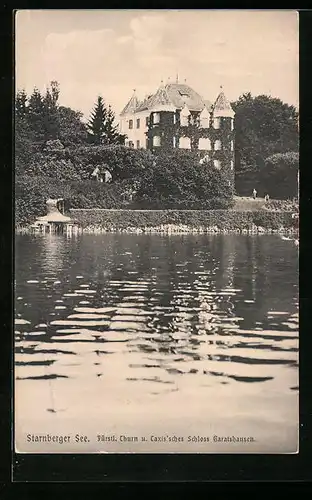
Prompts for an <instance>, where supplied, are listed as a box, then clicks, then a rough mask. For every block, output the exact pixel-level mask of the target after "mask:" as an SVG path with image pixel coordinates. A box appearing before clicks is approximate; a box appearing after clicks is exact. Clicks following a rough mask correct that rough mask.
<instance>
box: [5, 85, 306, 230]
mask: <svg viewBox="0 0 312 500" xmlns="http://www.w3.org/2000/svg"><path fill="white" fill-rule="evenodd" d="M59 95H60V89H59V85H58V83H57V82H51V84H50V86H49V87H48V88H47V90H46V92H45V93H41V92H40V91H39V90H38V89H36V88H35V89H34V90H33V92H32V93H31V95H27V94H26V92H25V91H23V90H22V91H19V92H17V95H16V100H15V172H16V215H17V220H18V221H20V222H23V223H24V222H27V221H29V220H31V219H32V218H33V217H35V216H36V215H38V213H40V212H41V213H42V212H44V210H45V207H44V200H45V199H46V198H48V197H64V198H66V200H67V202H68V204H69V205H70V206H72V207H76V208H79V207H88V208H113V207H116V208H117V207H118V208H121V207H123V206H128V207H130V206H133V207H134V208H181V209H182V208H192V209H196V208H225V207H228V206H230V205H231V203H232V194H233V193H232V192H231V188H230V187H229V184H228V180H227V178H226V175H225V174H224V173H223V172H222V171H218V170H216V169H215V168H214V167H213V165H211V164H208V163H207V164H203V165H201V166H200V167H199V162H198V160H199V157H198V154H197V153H196V152H185V151H181V150H175V151H172V152H170V153H169V154H168V152H167V153H166V154H160V155H157V156H153V155H152V154H151V152H149V151H146V150H143V149H142V150H133V149H129V148H126V147H125V146H124V145H123V144H124V141H125V136H123V135H121V134H120V133H119V131H118V127H117V124H116V121H115V116H114V113H113V111H112V108H111V106H110V105H109V104H107V103H106V102H105V101H104V99H103V98H102V97H101V96H99V97H98V98H97V99H96V102H95V105H94V108H93V110H92V112H91V115H90V118H89V120H88V121H87V122H86V121H84V119H83V115H82V113H80V112H79V111H75V110H73V109H71V108H69V107H66V106H61V105H60V104H59ZM233 107H234V109H235V111H236V119H235V121H236V148H235V149H236V169H237V172H236V190H237V192H238V193H239V194H250V191H251V189H253V187H256V188H257V189H258V192H259V194H264V193H265V192H269V193H270V196H271V197H276V198H291V197H292V196H294V195H295V194H296V185H297V184H296V180H297V171H298V115H297V112H296V110H295V108H293V107H292V106H288V105H287V104H284V103H282V102H281V101H279V100H278V99H272V98H270V97H267V96H258V97H252V96H251V95H250V94H245V95H243V96H241V97H240V99H239V100H238V101H237V102H236V103H233ZM95 170H96V171H97V172H98V174H99V177H100V178H103V176H104V173H105V171H107V170H108V171H109V172H110V175H111V182H110V184H109V185H105V184H104V183H94V182H92V173H93V172H94V171H95ZM40 185H41V188H40V187H39V186H40ZM294 193H295V194H294Z"/></svg>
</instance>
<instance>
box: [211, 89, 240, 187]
mask: <svg viewBox="0 0 312 500" xmlns="http://www.w3.org/2000/svg"><path fill="white" fill-rule="evenodd" d="M234 116H235V113H234V110H233V108H232V106H231V104H230V102H229V101H228V99H227V98H226V96H225V94H224V92H223V89H222V87H221V91H220V93H219V95H218V97H217V99H216V101H215V103H214V105H213V107H212V129H213V130H212V140H213V150H214V152H213V161H214V164H215V166H216V168H222V169H223V170H224V171H226V172H227V174H228V180H229V183H230V184H231V185H232V188H233V190H234V180H235V152H234Z"/></svg>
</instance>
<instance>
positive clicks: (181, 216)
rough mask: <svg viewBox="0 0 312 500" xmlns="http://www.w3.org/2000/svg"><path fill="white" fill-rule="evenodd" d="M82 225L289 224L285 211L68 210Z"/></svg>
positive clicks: (273, 226)
mask: <svg viewBox="0 0 312 500" xmlns="http://www.w3.org/2000/svg"><path fill="white" fill-rule="evenodd" d="M70 213H71V215H72V216H73V217H74V218H75V219H77V220H79V222H80V223H81V224H82V227H84V228H88V227H101V228H106V229H115V230H121V231H123V230H126V229H128V228H138V229H142V230H144V229H147V228H149V227H150V228H151V227H153V228H156V227H158V228H159V227H160V226H165V225H169V224H172V225H181V226H188V227H190V228H195V229H198V228H200V227H202V228H213V227H217V228H219V230H221V231H222V230H237V229H238V230H243V229H251V228H252V227H253V226H254V225H257V226H261V227H263V228H264V229H267V230H269V229H278V228H280V227H281V226H283V227H285V228H291V227H292V225H293V224H292V217H291V215H292V214H291V213H289V212H274V213H270V212H266V211H259V212H250V211H246V212H234V211H229V210H71V211H70Z"/></svg>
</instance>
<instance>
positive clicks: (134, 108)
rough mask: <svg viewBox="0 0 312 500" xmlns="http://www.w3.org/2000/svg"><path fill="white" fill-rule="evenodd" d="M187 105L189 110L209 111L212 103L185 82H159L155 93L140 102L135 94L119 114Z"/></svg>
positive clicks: (178, 107)
mask: <svg viewBox="0 0 312 500" xmlns="http://www.w3.org/2000/svg"><path fill="white" fill-rule="evenodd" d="M185 105H186V106H187V107H188V109H189V110H190V111H202V110H203V109H204V108H205V107H206V108H207V110H208V111H209V112H210V111H211V109H212V104H211V102H210V101H207V100H204V99H203V98H202V97H201V95H199V94H198V93H197V92H195V90H193V89H192V88H191V87H190V86H189V85H187V84H186V83H167V84H165V85H164V83H163V82H161V85H160V87H159V88H158V90H157V91H156V93H155V94H151V95H147V96H146V97H145V99H144V100H143V101H141V102H139V101H138V99H137V98H136V96H135V94H133V96H132V98H131V99H130V101H129V102H128V104H127V105H126V106H125V108H124V109H123V111H122V112H121V115H123V114H127V113H136V112H139V111H147V110H149V111H152V110H154V111H157V110H158V109H159V111H164V110H166V109H168V111H173V110H176V109H180V110H181V109H183V108H184V106H185Z"/></svg>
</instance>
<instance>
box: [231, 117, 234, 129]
mask: <svg viewBox="0 0 312 500" xmlns="http://www.w3.org/2000/svg"><path fill="white" fill-rule="evenodd" d="M231 130H234V120H233V118H231Z"/></svg>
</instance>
